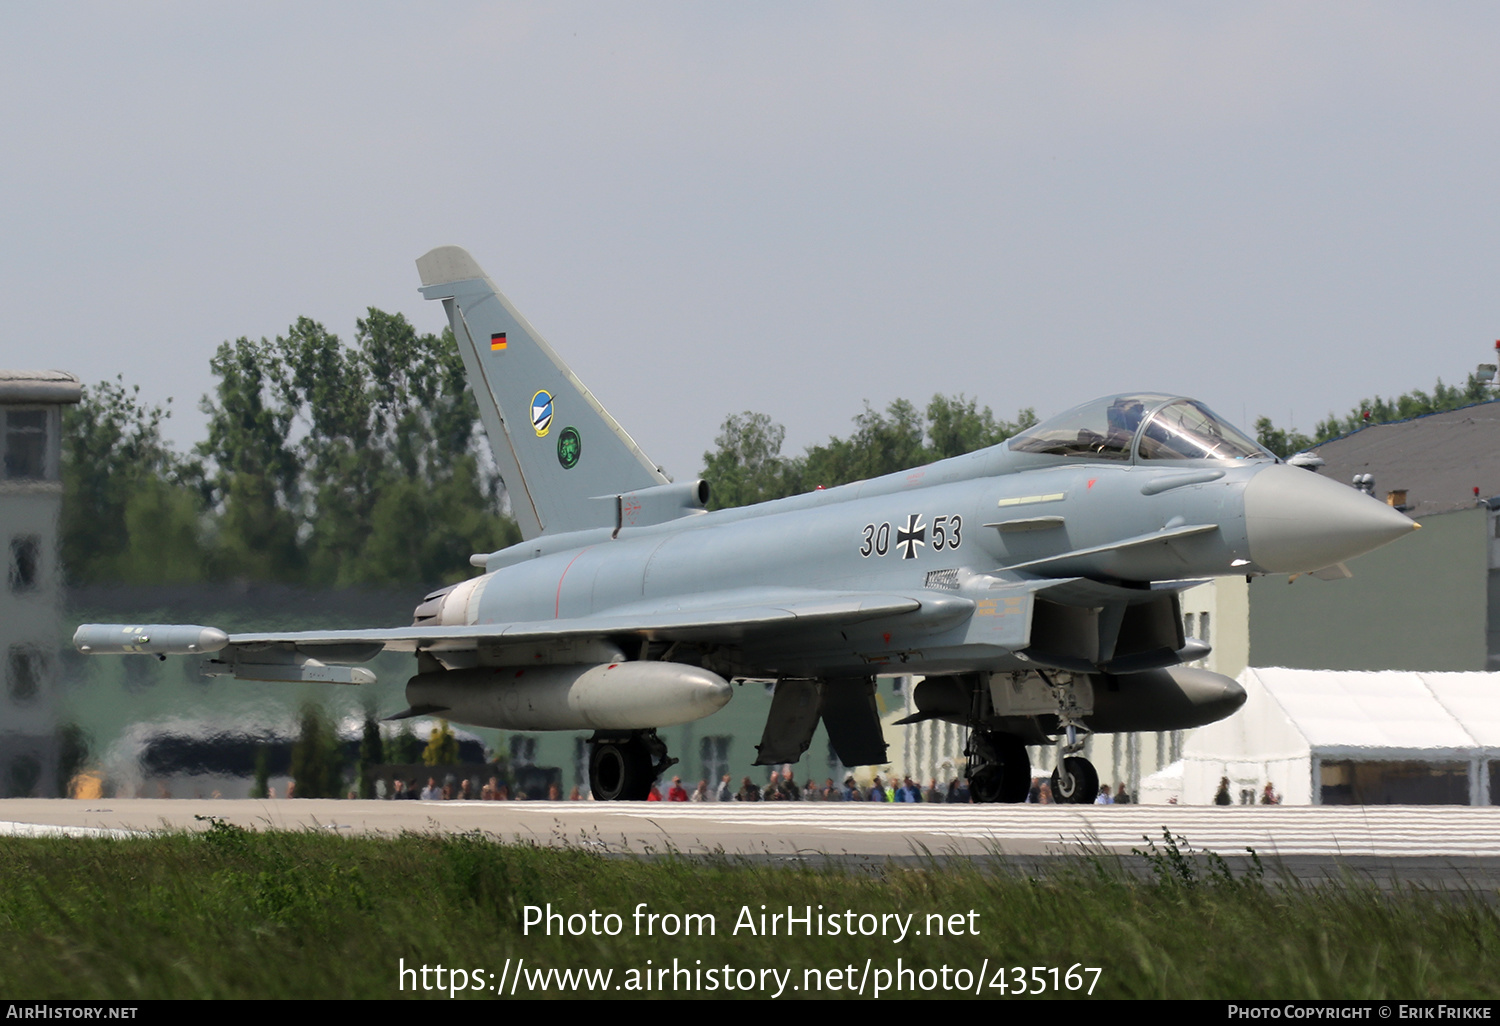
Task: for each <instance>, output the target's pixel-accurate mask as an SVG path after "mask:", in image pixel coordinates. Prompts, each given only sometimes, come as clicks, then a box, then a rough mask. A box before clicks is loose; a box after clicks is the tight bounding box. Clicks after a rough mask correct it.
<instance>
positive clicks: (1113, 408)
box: [1008, 392, 1275, 460]
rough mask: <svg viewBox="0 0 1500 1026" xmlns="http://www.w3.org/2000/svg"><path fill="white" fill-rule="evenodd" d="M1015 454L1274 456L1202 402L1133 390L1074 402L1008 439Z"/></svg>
mask: <svg viewBox="0 0 1500 1026" xmlns="http://www.w3.org/2000/svg"><path fill="white" fill-rule="evenodd" d="M1008 444H1009V446H1010V448H1011V449H1012V450H1013V451H1015V452H1034V453H1045V454H1047V455H1052V456H1076V457H1080V458H1083V459H1091V460H1130V459H1131V458H1132V455H1133V456H1134V458H1135V459H1137V460H1258V459H1274V458H1275V457H1274V456H1272V455H1271V453H1269V452H1267V451H1266V450H1265V449H1263V448H1261V447H1260V446H1259V445H1257V444H1256V443H1255V442H1254V441H1252V440H1251V439H1249V438H1247V437H1245V435H1243V434H1242V433H1240V431H1239V430H1238V429H1236V428H1235V427H1233V426H1232V425H1231V424H1229V423H1228V422H1227V421H1224V420H1222V419H1220V418H1219V417H1218V416H1216V415H1215V414H1214V412H1213V411H1212V410H1210V409H1209V408H1208V407H1207V406H1204V405H1203V404H1202V403H1200V402H1198V401H1196V400H1194V399H1184V398H1182V397H1180V396H1172V395H1156V394H1153V393H1150V392H1138V393H1134V394H1130V395H1112V396H1106V397H1105V398H1103V399H1095V400H1094V401H1093V402H1091V403H1084V404H1083V405H1082V406H1075V407H1074V408H1073V409H1071V410H1068V411H1067V412H1066V413H1060V414H1058V415H1057V416H1056V417H1053V418H1052V419H1051V420H1048V421H1044V422H1043V423H1041V424H1038V425H1036V426H1035V427H1032V428H1028V429H1026V430H1025V431H1023V432H1021V433H1020V434H1019V435H1016V436H1015V437H1014V438H1012V439H1011V440H1010V442H1009V443H1008Z"/></svg>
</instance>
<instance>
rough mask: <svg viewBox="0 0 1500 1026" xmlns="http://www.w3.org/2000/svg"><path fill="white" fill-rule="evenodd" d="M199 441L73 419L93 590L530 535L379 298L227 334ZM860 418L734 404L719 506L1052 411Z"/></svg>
mask: <svg viewBox="0 0 1500 1026" xmlns="http://www.w3.org/2000/svg"><path fill="white" fill-rule="evenodd" d="M210 367H211V369H212V371H213V374H214V379H215V384H214V389H213V392H212V393H211V394H210V395H206V396H204V397H203V399H202V402H201V404H200V408H201V409H202V411H203V412H204V413H205V414H206V415H207V417H208V437H207V438H206V439H204V440H203V441H201V442H199V443H198V444H197V445H195V446H194V447H193V448H192V449H191V451H190V452H187V453H181V452H177V451H175V450H174V449H173V448H172V447H171V446H170V445H169V444H168V443H167V442H166V441H165V439H164V438H163V436H162V425H163V422H164V421H165V420H166V419H167V418H168V417H169V416H170V415H171V413H170V405H169V404H170V402H171V400H168V405H148V404H146V403H145V402H143V401H142V400H141V398H140V389H139V387H138V386H127V385H126V384H125V382H124V381H123V380H116V381H113V382H109V381H104V382H100V383H99V384H97V385H94V386H91V387H87V388H85V389H84V398H83V401H82V402H80V403H79V404H78V405H77V406H75V407H71V408H68V409H67V410H66V411H65V413H64V438H63V450H62V452H63V466H62V475H63V485H64V502H63V512H62V525H61V534H62V555H63V562H64V566H65V568H66V573H67V575H68V579H69V580H70V581H71V582H72V583H75V584H96V583H124V584H177V583H194V582H200V581H232V580H255V581H271V582H280V583H288V584H296V585H302V586H307V587H320V588H321V587H351V586H410V585H417V584H420V585H431V584H439V583H449V582H452V581H456V580H461V579H463V578H465V577H467V576H469V575H470V574H471V573H472V569H471V568H470V566H469V562H468V558H469V555H470V554H471V553H474V552H485V551H491V550H494V549H498V548H501V547H504V546H506V545H510V544H514V543H515V542H517V541H519V540H520V533H519V531H518V529H517V528H516V525H515V523H514V522H513V521H512V520H510V519H509V518H508V517H505V516H503V515H502V514H501V513H500V509H501V504H500V497H501V490H502V488H503V483H502V482H501V481H500V480H499V478H498V477H497V476H496V474H495V471H494V469H493V464H492V463H491V461H490V459H489V458H488V450H487V449H486V447H485V446H486V443H485V441H484V437H483V433H482V431H481V430H480V428H479V424H478V410H477V407H476V404H475V400H474V396H473V393H472V392H470V391H469V390H468V387H467V381H466V378H465V374H464V370H463V363H462V361H461V359H460V357H459V355H458V349H457V347H456V345H455V344H454V341H453V337H452V334H451V332H449V331H448V330H447V329H444V331H443V333H442V334H441V335H434V334H431V333H427V334H421V333H418V332H417V331H416V329H415V328H414V327H413V326H412V325H411V324H410V323H408V322H407V320H406V318H405V317H404V316H402V315H401V314H388V313H385V312H383V311H381V310H377V309H375V308H373V307H372V308H370V309H369V311H368V314H367V316H366V317H364V318H362V319H359V320H357V321H356V322H355V332H354V337H353V341H352V344H345V343H344V342H343V341H342V340H340V338H339V337H338V336H337V335H335V334H333V333H331V332H329V331H328V330H327V329H326V328H325V327H324V326H323V325H321V324H319V323H317V322H316V321H313V320H310V319H308V318H305V317H303V318H298V320H297V321H296V322H295V323H294V324H292V325H291V326H290V327H289V328H288V330H287V332H286V334H285V335H278V336H277V337H276V338H275V339H271V340H268V339H265V338H262V339H259V340H251V339H249V338H245V337H241V338H239V339H237V340H235V341H233V342H224V343H223V344H221V345H220V346H219V347H218V350H217V351H216V352H215V353H214V356H213V359H212V360H211V361H210ZM1491 397H1492V396H1491V393H1490V390H1489V388H1488V386H1487V384H1486V382H1485V380H1484V379H1481V378H1479V377H1478V376H1476V375H1474V374H1471V375H1469V377H1468V379H1467V380H1466V381H1465V383H1464V384H1463V385H1462V386H1458V387H1453V386H1447V385H1444V384H1443V383H1442V381H1441V380H1439V381H1438V383H1437V385H1436V387H1435V388H1434V389H1433V391H1432V392H1431V393H1427V392H1423V391H1420V390H1414V391H1411V392H1407V393H1405V394H1403V395H1401V396H1399V397H1397V398H1395V399H1384V398H1381V397H1379V396H1377V397H1376V398H1374V399H1373V400H1370V399H1367V400H1364V401H1363V402H1361V403H1360V404H1359V406H1357V407H1356V408H1355V409H1354V410H1352V411H1350V412H1349V413H1348V414H1346V415H1344V416H1342V417H1339V416H1336V415H1333V414H1330V415H1329V417H1328V419H1326V420H1324V421H1322V422H1320V423H1319V424H1318V425H1317V428H1316V431H1315V434H1314V435H1313V436H1308V435H1305V434H1302V433H1301V432H1298V431H1295V430H1288V429H1283V428H1278V427H1277V426H1276V425H1275V424H1274V423H1273V422H1272V421H1271V419H1270V418H1269V417H1261V418H1259V419H1258V420H1257V421H1256V422H1255V433H1256V437H1257V440H1258V441H1259V442H1260V443H1261V444H1262V445H1264V446H1265V447H1266V448H1268V449H1270V450H1271V451H1272V452H1275V453H1276V454H1278V455H1289V454H1291V453H1293V452H1298V451H1300V450H1302V449H1305V448H1308V447H1309V446H1311V445H1315V444H1318V443H1320V442H1323V441H1327V440H1328V439H1331V438H1336V437H1339V436H1340V435H1344V434H1348V433H1349V432H1351V431H1355V430H1358V429H1359V428H1360V427H1363V426H1366V425H1368V424H1372V423H1388V422H1390V421H1394V420H1403V419H1406V418H1409V417H1414V416H1419V415H1421V414H1424V413H1433V412H1439V411H1442V410H1450V409H1455V408H1458V407H1460V406H1465V405H1468V404H1470V403H1475V402H1483V401H1486V400H1488V399H1490V398H1491ZM853 422H854V430H853V431H852V432H851V433H850V434H849V435H848V436H846V437H832V438H830V439H829V440H828V441H827V442H825V443H823V444H820V445H813V446H809V447H808V448H807V449H806V450H805V451H804V452H803V453H801V454H800V455H797V454H786V453H783V451H782V448H783V445H784V443H785V439H786V429H785V428H784V427H783V426H782V425H780V424H778V423H776V422H774V421H773V420H772V419H771V418H770V417H768V416H767V415H766V414H763V413H755V412H751V411H748V410H747V411H745V412H743V413H737V414H732V415H730V416H729V417H727V418H726V419H725V421H724V423H723V425H722V427H721V428H720V431H719V434H718V436H717V437H716V438H715V440H714V448H713V449H710V450H708V451H706V452H704V454H703V464H704V469H703V471H702V476H703V477H704V478H705V479H706V480H708V482H709V484H710V485H711V491H712V499H711V502H712V508H714V509H723V508H726V507H731V506H743V505H748V504H751V503H756V502H765V501H768V500H770V499H777V498H782V497H785V496H788V495H794V494H797V493H799V492H804V491H810V490H812V489H814V488H817V487H820V486H821V487H833V486H835V485H840V484H845V483H848V482H850V481H858V480H862V479H865V478H870V477H878V476H880V475H882V474H888V473H893V472H896V471H899V470H904V469H907V468H909V467H914V466H919V465H921V464H924V463H930V462H932V461H934V460H939V459H944V458H947V457H950V456H958V455H962V454H963V453H967V452H972V451H974V450H976V449H981V448H984V447H986V446H990V445H995V444H998V443H999V442H1002V441H1004V440H1005V439H1007V438H1009V437H1011V436H1012V435H1014V434H1016V433H1018V432H1020V431H1023V430H1025V429H1026V428H1028V427H1030V426H1031V425H1033V424H1035V423H1036V422H1037V418H1036V414H1035V412H1034V411H1033V410H1032V409H1030V408H1028V409H1023V410H1020V411H1019V412H1018V413H1017V414H1016V416H1015V419H1013V420H1002V419H998V418H996V417H995V415H994V413H993V412H992V411H991V410H990V408H989V407H987V406H980V405H979V402H978V400H976V399H972V398H969V397H967V396H965V395H962V394H960V395H956V396H943V395H934V396H933V397H932V399H931V400H930V401H929V402H928V403H927V404H926V405H925V407H920V408H919V407H918V406H917V405H916V404H914V403H912V402H910V401H908V400H906V399H897V400H896V401H894V402H892V403H890V404H889V405H888V406H887V407H886V408H885V409H884V410H883V411H882V410H876V409H874V408H872V407H871V406H870V405H869V403H866V404H865V408H864V410H863V411H862V412H861V413H859V414H857V415H856V416H855V417H854V418H853Z"/></svg>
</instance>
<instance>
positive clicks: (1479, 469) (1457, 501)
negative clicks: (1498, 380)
mask: <svg viewBox="0 0 1500 1026" xmlns="http://www.w3.org/2000/svg"><path fill="white" fill-rule="evenodd" d="M1312 451H1314V452H1316V453H1317V454H1318V455H1319V456H1321V457H1322V458H1323V460H1324V461H1325V463H1326V466H1324V467H1323V468H1322V469H1321V470H1319V471H1318V473H1320V474H1322V475H1323V476H1324V477H1328V478H1332V479H1333V480H1335V481H1342V482H1343V483H1344V484H1349V483H1350V482H1351V481H1353V479H1354V475H1355V474H1371V475H1373V476H1374V478H1375V497H1376V498H1377V499H1384V498H1385V497H1386V494H1387V493H1388V492H1391V491H1395V490H1397V489H1402V488H1404V489H1406V493H1407V494H1406V504H1407V507H1408V511H1409V512H1410V513H1411V515H1412V516H1415V517H1420V516H1430V515H1431V514H1433V513H1448V512H1451V511H1453V510H1457V509H1464V508H1466V507H1471V506H1473V505H1474V504H1475V499H1474V489H1475V488H1476V487H1477V488H1478V489H1479V495H1480V497H1481V498H1483V499H1488V498H1490V497H1492V496H1497V495H1500V401H1495V402H1488V403H1478V404H1476V405H1474V406H1465V407H1464V408H1463V409H1460V410H1449V411H1448V412H1446V413H1430V414H1427V415H1426V416H1423V417H1415V418H1413V419H1411V420H1403V421H1400V422H1398V423H1395V424H1373V425H1371V426H1370V427H1367V428H1362V429H1361V430H1359V431H1356V432H1355V433H1354V434H1352V435H1345V436H1344V437H1343V438H1335V439H1334V440H1333V441H1331V442H1324V443H1323V444H1322V445H1319V446H1316V447H1315V448H1314V449H1313V450H1312Z"/></svg>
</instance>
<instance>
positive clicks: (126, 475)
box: [61, 308, 520, 587]
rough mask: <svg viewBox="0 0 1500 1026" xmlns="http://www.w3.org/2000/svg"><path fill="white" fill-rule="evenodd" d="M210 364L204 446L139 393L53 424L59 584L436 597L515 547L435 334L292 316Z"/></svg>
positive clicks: (384, 320) (451, 351)
mask: <svg viewBox="0 0 1500 1026" xmlns="http://www.w3.org/2000/svg"><path fill="white" fill-rule="evenodd" d="M210 366H211V368H212V370H213V373H214V377H215V386H214V391H213V393H212V394H210V395H207V396H204V397H203V401H202V404H201V409H202V410H203V412H204V413H205V414H207V416H208V437H207V438H206V439H205V440H204V441H202V442H200V443H198V444H197V445H196V446H195V447H194V448H193V449H192V451H191V452H190V453H179V452H177V451H175V450H173V449H172V448H171V447H170V446H169V445H168V444H167V442H166V441H165V440H164V439H163V437H162V423H163V421H164V420H165V419H166V418H167V417H168V416H170V408H169V407H166V406H162V405H155V406H152V405H147V404H146V403H144V402H142V401H141V399H140V394H139V393H140V390H139V386H134V387H127V386H126V385H125V384H124V382H123V381H115V382H108V381H106V382H101V383H100V384H98V385H96V386H93V387H91V388H86V389H85V390H84V398H83V401H82V402H80V403H79V404H78V405H77V406H76V407H73V408H71V409H68V410H67V411H66V412H65V414H64V438H63V466H62V474H63V487H64V501H63V514H62V525H61V528H62V530H61V533H62V552H63V562H64V566H65V568H66V573H67V575H68V579H69V580H70V581H71V582H73V583H75V584H90V583H132V584H173V583H189V582H196V581H221V580H236V579H249V580H257V581H275V582H283V583H291V584H301V585H307V586H311V587H348V586H354V585H366V586H374V585H398V584H399V585H406V584H412V583H423V584H430V583H439V582H445V581H453V580H459V579H462V578H464V577H466V576H468V575H469V573H470V572H471V570H470V567H469V563H468V558H469V555H470V553H473V552H480V551H489V550H492V549H496V548H500V547H502V546H504V545H508V544H511V543H512V542H515V541H519V540H520V535H519V532H518V531H517V530H516V528H515V525H514V523H512V522H511V521H510V520H508V519H506V518H503V517H501V516H500V515H499V513H498V510H499V490H500V482H499V480H498V478H497V477H496V476H495V473H494V471H493V470H492V469H490V468H489V466H488V460H487V458H486V457H487V453H486V450H485V449H484V448H483V444H484V443H483V441H482V440H481V436H480V433H479V431H478V428H477V420H478V411H477V408H476V406H475V403H474V397H473V395H472V393H470V392H469V391H467V389H466V382H465V377H464V372H463V365H462V362H461V361H460V359H459V355H458V350H457V347H456V346H455V345H454V343H453V339H452V336H451V333H449V332H447V331H446V330H445V331H444V333H443V334H442V335H441V336H438V335H432V334H418V333H417V331H416V330H415V329H414V328H413V327H412V325H411V324H409V323H408V322H407V320H406V318H405V317H403V316H402V315H400V314H388V313H384V312H382V311H380V310H376V309H374V308H371V309H370V310H369V313H368V316H367V317H365V318H363V319H361V320H358V321H357V322H356V324H355V335H354V342H353V344H352V345H345V344H344V343H343V342H342V341H341V340H340V339H339V337H338V336H337V335H334V334H333V333H331V332H329V331H328V330H327V329H326V328H324V327H323V325H321V324H318V323H317V322H315V321H312V320H309V319H307V318H299V319H298V320H297V322H296V323H295V324H293V325H292V326H291V327H290V329H288V331H287V333H286V334H285V335H280V336H277V337H276V338H275V339H274V340H267V339H264V338H262V339H260V340H258V341H255V340H251V339H249V338H240V339H238V340H236V341H234V342H225V343H223V344H222V345H220V346H219V348H218V350H217V352H215V354H214V356H213V359H212V360H211V361H210ZM169 402H170V400H169Z"/></svg>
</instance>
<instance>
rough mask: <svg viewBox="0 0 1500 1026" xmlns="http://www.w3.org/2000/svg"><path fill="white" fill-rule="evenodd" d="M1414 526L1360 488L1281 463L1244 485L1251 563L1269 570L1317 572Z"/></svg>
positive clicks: (1406, 532)
mask: <svg viewBox="0 0 1500 1026" xmlns="http://www.w3.org/2000/svg"><path fill="white" fill-rule="evenodd" d="M1416 527H1417V524H1416V523H1415V522H1414V521H1412V520H1411V519H1410V518H1409V517H1407V516H1406V514H1404V513H1400V512H1398V511H1397V510H1395V509H1393V508H1391V507H1390V506H1387V505H1385V504H1384V503H1381V502H1377V501H1376V500H1374V499H1372V498H1371V497H1370V496H1368V495H1365V494H1364V493H1362V492H1357V491H1355V490H1354V489H1353V488H1350V487H1348V486H1346V485H1341V484H1339V483H1337V482H1335V481H1330V480H1328V478H1326V477H1319V476H1318V475H1317V474H1314V473H1311V472H1309V471H1307V470H1302V469H1300V468H1297V467H1289V466H1286V465H1285V464H1276V465H1274V466H1269V467H1266V468H1265V469H1264V470H1262V471H1261V472H1260V473H1258V474H1256V475H1255V476H1254V477H1252V478H1251V479H1250V483H1249V484H1247V485H1246V486H1245V533H1246V536H1247V538H1248V539H1249V542H1250V561H1251V562H1252V563H1254V564H1255V565H1256V566H1258V567H1260V568H1261V569H1262V570H1264V571H1266V572H1268V573H1300V572H1304V571H1308V570H1321V569H1322V568H1323V567H1325V566H1332V565H1333V564H1335V563H1342V562H1343V561H1344V560H1346V559H1352V558H1354V557H1355V556H1359V555H1363V554H1364V553H1366V552H1369V551H1371V550H1372V549H1378V548H1379V547H1380V546H1382V545H1384V544H1386V543H1387V542H1391V541H1395V540H1396V539H1397V538H1400V537H1401V536H1402V535H1404V534H1410V533H1411V532H1412V531H1413V530H1415V529H1416Z"/></svg>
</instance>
